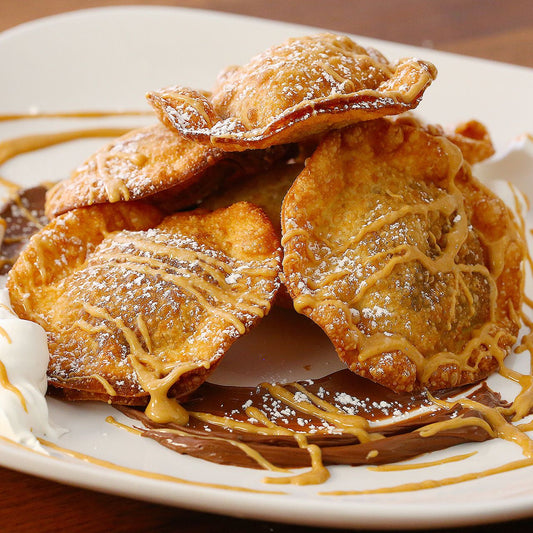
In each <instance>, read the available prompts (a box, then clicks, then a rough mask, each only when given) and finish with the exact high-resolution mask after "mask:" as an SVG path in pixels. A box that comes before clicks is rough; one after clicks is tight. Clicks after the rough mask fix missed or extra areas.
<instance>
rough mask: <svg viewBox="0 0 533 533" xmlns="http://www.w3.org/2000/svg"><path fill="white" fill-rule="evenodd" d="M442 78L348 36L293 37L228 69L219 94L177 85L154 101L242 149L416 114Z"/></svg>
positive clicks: (204, 134) (215, 142) (209, 137)
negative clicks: (412, 111) (391, 58)
mask: <svg viewBox="0 0 533 533" xmlns="http://www.w3.org/2000/svg"><path fill="white" fill-rule="evenodd" d="M435 76H436V69H435V67H434V66H433V65H432V64H431V63H428V62H426V61H419V60H417V59H412V58H411V59H402V60H400V61H399V62H398V64H396V65H393V64H391V63H389V61H388V60H387V59H386V58H385V57H384V56H383V55H382V54H381V53H380V52H378V51H376V50H374V49H370V48H368V49H365V48H363V47H361V46H359V45H357V44H356V43H354V42H353V41H352V40H351V39H350V38H348V37H345V36H338V35H332V34H319V35H314V36H309V37H298V38H293V39H289V40H288V41H286V42H285V43H283V44H281V45H279V46H274V47H272V48H270V49H268V50H266V51H265V52H263V53H262V54H259V55H257V56H256V57H254V58H253V59H252V60H251V61H250V62H249V63H248V64H246V65H244V66H242V67H232V68H229V69H226V70H225V71H224V72H222V73H221V74H220V76H219V78H218V81H217V85H216V87H215V88H214V90H213V92H212V94H209V93H205V92H199V91H195V90H193V89H189V88H183V87H169V88H167V89H162V90H160V91H154V92H151V93H149V94H148V100H149V101H150V103H151V104H152V106H153V107H154V109H155V110H156V112H157V113H158V115H159V118H160V119H161V120H162V121H163V123H165V124H166V125H167V126H169V127H170V128H173V129H175V130H176V131H178V132H180V133H181V134H183V135H185V136H187V137H189V138H191V139H197V140H200V141H202V142H206V143H210V144H211V145H212V146H216V147H219V148H222V149H223V150H228V151H239V150H244V149H247V148H265V147H268V146H272V145H275V144H284V143H289V142H291V143H292V142H296V141H300V140H301V139H305V138H307V137H309V136H310V135H313V134H316V133H321V132H324V131H327V130H330V129H332V128H340V127H343V126H346V125H348V124H352V123H354V122H358V121H362V120H369V119H374V118H378V117H381V116H385V115H395V114H398V113H402V112H404V111H407V110H409V109H413V108H415V107H416V106H417V105H418V103H419V101H420V99H421V98H422V95H423V93H424V91H425V90H426V88H427V87H428V86H429V85H430V84H431V82H432V81H433V79H434V78H435Z"/></svg>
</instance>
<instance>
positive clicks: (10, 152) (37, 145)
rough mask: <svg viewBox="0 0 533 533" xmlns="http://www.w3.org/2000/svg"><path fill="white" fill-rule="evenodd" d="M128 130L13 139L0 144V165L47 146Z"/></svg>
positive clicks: (93, 130)
mask: <svg viewBox="0 0 533 533" xmlns="http://www.w3.org/2000/svg"><path fill="white" fill-rule="evenodd" d="M130 130H131V128H88V129H79V130H71V131H60V132H57V133H35V134H33V135H24V136H22V137H14V138H12V139H8V140H5V141H1V142H0V165H2V164H4V163H5V162H6V161H8V160H9V159H12V158H13V157H15V156H17V155H20V154H24V153H27V152H32V151H34V150H40V149H41V148H48V147H49V146H54V145H56V144H62V143H65V142H68V141H73V140H75V139H84V138H90V137H119V136H120V135H124V133H126V132H128V131H130Z"/></svg>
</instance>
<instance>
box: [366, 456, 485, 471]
mask: <svg viewBox="0 0 533 533" xmlns="http://www.w3.org/2000/svg"><path fill="white" fill-rule="evenodd" d="M476 453H477V452H471V453H463V454H461V455H453V456H451V457H446V458H445V459H438V460H437V461H425V462H423V463H402V464H386V465H377V466H368V467H367V470H372V471H373V472H399V471H402V470H418V469H420V468H430V467H432V466H440V465H442V464H446V463H457V462H459V461H464V460H465V459H469V458H470V457H472V456H473V455H476Z"/></svg>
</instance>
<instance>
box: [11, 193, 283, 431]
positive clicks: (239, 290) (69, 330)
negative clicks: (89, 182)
mask: <svg viewBox="0 0 533 533" xmlns="http://www.w3.org/2000/svg"><path fill="white" fill-rule="evenodd" d="M280 255H281V251H280V244H279V240H278V238H277V236H276V235H275V233H274V230H273V228H272V225H271V224H270V222H269V221H268V219H267V217H266V215H265V214H264V213H263V212H262V211H261V210H260V209H259V208H257V207H255V206H253V205H252V204H249V203H244V202H242V203H239V204H235V205H233V206H231V207H229V208H227V209H220V210H217V211H214V212H212V213H206V212H204V211H193V212H185V213H179V214H175V215H171V216H169V217H167V218H165V219H163V220H162V221H161V215H160V213H159V212H158V211H157V209H155V208H154V207H151V206H150V205H147V204H145V205H142V204H137V203H134V202H128V203H117V204H114V205H111V204H104V205H98V206H92V207H88V208H82V209H77V210H73V211H70V212H68V213H66V214H64V215H60V216H59V217H57V218H55V219H54V220H53V221H52V222H51V223H50V224H49V225H48V226H46V227H45V228H44V229H43V230H41V231H40V232H39V233H38V234H36V235H35V236H34V237H33V238H32V239H31V241H30V244H29V246H28V248H27V249H26V250H25V251H24V252H23V253H22V255H21V256H20V257H19V259H18V260H17V262H16V263H15V265H14V267H13V269H12V270H11V272H10V274H9V280H8V288H9V292H10V295H11V299H12V303H13V307H14V309H16V312H17V313H18V314H19V316H21V317H24V318H27V319H30V320H34V321H35V322H38V323H39V324H41V325H42V326H43V327H44V328H45V329H46V331H47V332H48V336H49V349H50V354H51V360H50V364H49V383H50V385H51V386H52V390H55V392H56V393H60V394H62V396H63V397H66V398H68V399H101V400H105V401H110V402H113V403H125V404H139V405H142V404H146V403H147V402H148V397H149V395H150V397H151V402H150V406H149V408H150V411H151V413H152V414H153V416H154V417H155V419H160V420H161V419H167V421H168V418H166V417H168V416H170V417H172V416H173V415H172V414H171V415H168V412H167V410H169V411H170V412H171V413H172V412H176V405H174V403H172V405H169V402H170V401H171V400H169V398H168V396H167V393H168V394H170V395H171V396H176V397H181V396H183V395H185V394H187V393H189V392H190V391H192V390H194V389H195V388H197V387H198V386H199V385H200V384H201V383H202V382H203V381H204V379H205V378H206V376H207V375H208V374H209V373H210V372H211V371H212V370H213V369H214V368H215V367H216V365H217V364H218V362H219V360H220V358H221V357H222V355H223V354H224V353H225V351H226V350H227V349H228V347H229V346H230V345H231V344H232V343H233V342H234V341H235V339H237V338H238V337H240V336H241V335H243V334H244V333H246V332H247V331H248V330H249V329H250V327H252V326H253V325H254V324H255V323H256V322H257V321H258V320H259V318H260V317H262V316H263V315H265V314H266V313H267V312H268V310H269V308H270V303H271V300H272V299H273V298H274V295H275V293H276V291H277V289H278V287H279V278H278V274H279V271H280V269H281V267H280V263H281V257H280ZM167 408H168V409H167ZM165 413H167V414H165Z"/></svg>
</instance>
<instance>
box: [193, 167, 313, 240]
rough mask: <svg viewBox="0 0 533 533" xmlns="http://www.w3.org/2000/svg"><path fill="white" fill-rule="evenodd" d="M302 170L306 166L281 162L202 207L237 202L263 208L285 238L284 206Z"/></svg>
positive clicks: (220, 192) (224, 190) (230, 188)
mask: <svg viewBox="0 0 533 533" xmlns="http://www.w3.org/2000/svg"><path fill="white" fill-rule="evenodd" d="M302 169H303V163H298V162H293V163H290V164H288V163H278V164H277V165H275V166H273V167H272V168H271V169H269V170H266V171H264V172H258V173H256V174H254V175H251V176H248V177H247V178H246V179H243V180H239V181H237V182H235V183H234V184H232V185H231V186H229V187H226V188H224V189H221V190H220V191H217V192H216V193H214V194H212V195H211V196H208V197H207V198H206V199H205V201H204V202H202V204H201V207H204V208H206V209H217V208H219V207H227V206H229V205H231V204H233V203H235V202H242V201H246V202H251V203H253V204H255V205H257V206H259V207H260V208H261V209H263V211H264V212H265V213H266V214H267V216H268V218H269V219H270V221H271V222H272V225H273V226H274V229H275V230H276V232H277V234H278V235H279V236H280V238H281V221H280V214H281V203H282V202H283V198H284V197H285V194H286V193H287V191H288V190H289V187H290V186H291V185H292V184H293V182H294V180H295V179H296V176H298V174H299V173H300V172H301V171H302Z"/></svg>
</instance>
